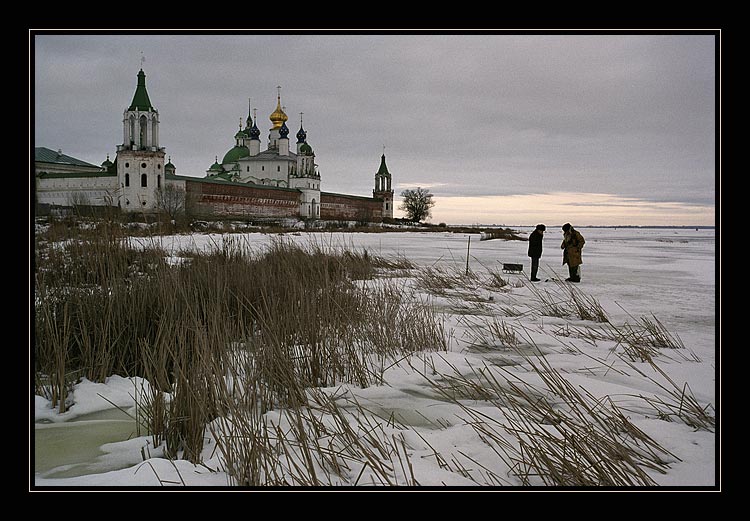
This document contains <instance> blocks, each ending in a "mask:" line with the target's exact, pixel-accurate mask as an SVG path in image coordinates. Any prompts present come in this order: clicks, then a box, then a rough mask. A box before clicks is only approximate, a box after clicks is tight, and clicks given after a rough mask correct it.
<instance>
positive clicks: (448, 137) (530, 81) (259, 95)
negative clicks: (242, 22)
mask: <svg viewBox="0 0 750 521" xmlns="http://www.w3.org/2000/svg"><path fill="white" fill-rule="evenodd" d="M31 44H32V49H31V53H30V55H31V58H32V60H33V61H32V62H31V64H30V69H31V71H30V72H31V73H32V80H33V82H34V83H33V91H32V99H33V110H34V112H33V121H34V128H33V130H34V133H33V135H32V138H31V139H32V141H33V145H34V146H44V147H48V148H51V149H62V150H63V152H64V153H65V154H68V155H71V156H74V157H77V158H79V159H82V160H84V161H88V162H91V163H94V164H97V165H98V164H101V163H102V161H104V160H105V159H106V156H107V154H109V155H110V159H112V160H114V156H115V151H116V146H117V144H120V143H121V141H122V114H123V111H124V110H125V109H126V108H127V106H128V105H129V104H130V101H131V100H132V97H133V93H134V92H135V87H136V81H137V78H136V75H137V73H138V70H139V69H140V67H141V55H142V54H141V53H143V56H144V57H145V62H144V63H143V69H144V71H145V73H146V84H147V88H148V93H149V96H150V98H151V102H152V104H153V105H154V106H155V107H156V109H157V110H158V111H159V118H160V122H161V123H160V128H159V133H160V136H159V139H160V145H161V146H164V147H165V148H166V153H167V155H168V156H171V158H172V162H173V163H174V164H175V165H176V167H177V173H178V174H181V175H188V176H197V177H203V176H205V175H206V170H207V169H208V167H209V166H210V165H211V164H212V163H213V162H214V159H215V156H218V157H219V159H221V158H222V156H223V155H224V154H225V153H226V152H227V151H228V150H229V149H230V148H231V147H232V146H233V145H234V137H233V136H234V134H235V133H236V132H237V129H238V126H239V120H240V118H242V119H243V121H244V120H245V119H246V118H247V115H248V98H250V100H251V104H252V106H253V107H254V108H257V114H258V120H259V123H258V127H259V128H260V129H261V131H262V133H261V138H262V139H263V141H262V148H263V149H265V148H266V146H267V135H268V132H267V131H268V129H270V127H271V122H270V121H269V119H268V116H269V115H270V114H271V112H273V110H274V109H275V107H276V92H277V90H276V86H277V85H280V86H281V87H282V88H281V101H282V105H283V106H284V107H285V112H286V113H287V115H288V116H289V121H288V122H287V126H289V128H290V129H291V135H290V137H292V136H293V135H294V134H295V133H296V131H297V130H298V129H299V117H300V116H299V113H300V112H304V116H303V120H304V128H305V130H306V131H307V138H308V143H310V145H311V146H312V147H313V149H314V151H315V155H316V162H317V164H318V166H319V170H320V173H321V187H322V189H323V190H324V191H331V192H341V193H348V194H353V195H371V193H372V189H373V186H374V174H375V172H376V171H377V169H378V166H379V164H380V156H381V154H382V153H383V145H385V154H386V160H387V164H388V169H389V171H390V172H391V174H392V175H393V188H394V189H395V191H396V196H397V198H398V195H399V193H400V192H401V191H402V190H404V189H406V188H415V187H417V186H421V187H423V188H429V190H430V191H431V192H432V193H433V194H434V195H435V201H436V205H435V207H434V209H433V217H432V222H436V223H437V222H448V223H484V224H492V223H495V224H507V225H514V224H515V225H521V224H535V223H537V222H546V223H548V225H555V224H560V223H564V222H567V221H569V222H572V223H574V225H575V224H577V225H580V226H583V225H586V224H592V225H597V224H604V225H609V224H615V225H617V224H641V225H644V224H660V225H661V224H677V225H713V224H715V222H714V214H715V206H716V194H715V187H716V186H717V185H718V173H717V172H716V130H717V125H716V124H717V114H716V104H717V103H716V101H717V98H716V95H717V93H716V79H717V78H718V75H717V74H718V71H717V63H716V39H715V36H714V35H712V34H690V35H679V34H661V35H637V34H626V33H622V34H608V35H605V34H592V35H574V34H564V33H554V32H553V33H549V34H522V35H513V34H489V35H488V34H466V33H465V34H453V35H444V34H434V33H433V34H428V33H425V34H336V35H323V34H296V35H282V34H267V35H244V34H228V33H227V34H220V35H209V34H194V35H179V34H145V35H144V34H139V35H134V34H127V33H119V34H111V35H94V34H89V35H72V34H37V33H32V35H31ZM294 141H295V140H294V139H293V140H292V144H293V143H294ZM292 146H293V145H292Z"/></svg>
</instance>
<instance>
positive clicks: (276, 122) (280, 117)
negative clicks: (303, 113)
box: [268, 96, 289, 130]
mask: <svg viewBox="0 0 750 521" xmlns="http://www.w3.org/2000/svg"><path fill="white" fill-rule="evenodd" d="M268 119H270V120H271V122H272V123H273V128H271V130H275V129H277V128H281V125H282V124H283V123H284V122H285V121H286V120H288V119H289V117H288V116H287V115H286V114H284V111H283V110H281V96H279V97H278V98H277V102H276V110H274V111H273V112H272V113H271V115H270V116H268Z"/></svg>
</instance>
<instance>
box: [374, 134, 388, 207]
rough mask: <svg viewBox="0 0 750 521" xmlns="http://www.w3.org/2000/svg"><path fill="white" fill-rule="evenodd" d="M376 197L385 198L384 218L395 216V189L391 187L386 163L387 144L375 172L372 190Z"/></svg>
mask: <svg viewBox="0 0 750 521" xmlns="http://www.w3.org/2000/svg"><path fill="white" fill-rule="evenodd" d="M372 196H373V198H375V199H382V200H383V218H384V219H386V218H387V219H392V218H393V190H392V189H391V174H390V172H388V167H387V166H386V164H385V145H383V155H382V156H380V168H378V171H377V172H375V189H374V190H373V191H372Z"/></svg>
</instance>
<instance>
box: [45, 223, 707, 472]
mask: <svg viewBox="0 0 750 521" xmlns="http://www.w3.org/2000/svg"><path fill="white" fill-rule="evenodd" d="M514 229H515V230H518V231H520V232H522V233H523V235H524V236H526V234H528V233H530V232H531V231H532V230H533V228H514ZM578 230H579V231H580V232H581V233H582V234H583V236H584V237H585V239H586V245H585V247H584V249H583V267H582V282H581V283H580V284H578V285H577V286H576V287H577V289H580V290H581V291H582V292H584V293H585V294H587V295H590V296H591V297H593V298H595V299H596V300H598V302H599V303H600V304H601V305H602V307H603V308H604V310H605V311H606V312H607V315H608V316H609V318H610V321H611V322H613V323H618V324H622V323H623V322H626V321H627V322H632V321H633V320H634V318H635V317H641V316H652V315H653V316H655V317H657V318H658V319H659V321H661V322H662V323H663V324H664V326H665V327H666V328H667V329H668V330H669V331H670V332H671V333H673V334H676V335H678V336H679V337H680V339H681V340H682V341H683V343H684V344H685V347H686V348H688V349H689V350H690V351H691V352H692V353H694V354H695V355H696V356H697V357H698V358H699V360H700V362H698V363H695V362H691V363H689V364H688V363H682V364H680V363H674V362H673V361H669V360H667V361H666V365H667V366H668V369H667V371H668V372H669V374H670V375H671V376H672V377H673V378H674V379H675V380H676V381H678V382H680V383H682V382H686V383H688V385H689V386H690V388H691V389H692V391H693V392H694V393H695V395H696V398H697V399H698V400H699V401H701V403H709V404H715V400H716V395H715V393H716V388H715V387H716V376H717V375H716V369H715V367H716V361H717V357H718V356H720V353H717V352H716V351H717V349H716V348H717V345H716V282H717V278H716V257H715V249H716V235H715V230H714V229H698V230H696V229H684V228H679V229H677V228H674V229H673V228H666V229H664V228H659V229H649V228H617V229H615V228H578ZM469 237H471V243H470V252H469V267H470V269H471V270H472V271H475V272H481V271H482V270H488V269H492V270H497V271H500V268H501V267H502V263H523V264H524V273H523V274H507V275H504V276H507V278H508V279H509V280H511V281H515V282H516V283H517V285H516V287H513V288H512V289H510V290H509V291H508V293H507V294H503V295H496V296H495V300H496V301H497V300H499V299H501V298H508V299H511V300H512V301H513V302H514V303H524V302H527V301H528V300H529V299H530V298H531V293H532V292H531V290H530V288H529V287H528V286H529V285H530V284H531V283H530V282H528V280H527V278H528V272H529V258H528V256H527V255H526V252H527V248H528V243H527V242H525V241H504V240H488V241H480V236H479V235H471V236H470V235H467V234H455V233H436V232H389V233H309V234H308V233H304V232H299V233H293V234H285V235H284V236H283V237H282V236H279V235H267V234H260V233H248V234H239V235H238V234H233V235H231V236H230V235H221V234H192V235H183V236H168V237H163V238H161V239H158V240H159V242H160V244H161V246H162V247H164V248H165V249H166V250H167V252H168V254H170V255H171V256H172V257H173V258H176V257H179V255H180V253H181V252H183V251H185V250H190V249H201V248H207V247H214V246H216V245H217V244H221V242H222V241H223V240H225V239H229V240H234V241H237V240H240V241H242V242H243V243H244V244H246V245H247V246H248V247H250V248H259V249H262V248H263V247H264V246H265V245H267V244H269V243H270V242H271V241H274V240H289V241H293V242H297V243H300V244H302V245H305V244H308V243H314V244H316V245H324V246H327V247H331V248H337V249H339V248H344V249H355V250H362V249H366V250H367V251H368V252H370V253H371V254H376V255H379V256H383V257H386V258H387V257H392V256H399V257H404V258H406V259H408V260H410V261H412V262H413V263H415V264H416V265H418V266H420V267H426V266H432V265H448V266H451V267H454V268H455V269H456V270H460V271H463V270H464V268H465V266H466V255H467V245H468V244H469ZM561 239H562V232H561V231H560V230H559V229H557V228H549V227H548V229H547V232H546V233H545V236H544V253H543V255H542V258H541V262H540V275H539V277H540V278H541V279H542V282H539V283H537V284H536V286H535V287H536V288H538V289H540V288H541V289H543V288H545V287H548V288H554V287H555V286H557V285H556V283H555V282H553V281H551V280H548V279H554V278H560V279H564V278H565V277H567V267H566V266H562V265H561V262H562V251H561V250H560V242H561ZM153 240H155V239H149V240H148V241H144V242H148V243H151V242H152V241H153ZM136 241H139V240H136ZM545 281H546V282H545ZM496 313H498V314H500V313H499V312H497V311H496ZM517 320H519V321H520V320H521V319H517ZM524 320H527V323H526V324H525V325H526V326H533V327H535V328H539V329H542V330H543V329H544V328H545V326H546V325H547V327H548V324H550V323H555V321H554V320H549V319H547V318H545V317H537V318H529V319H524ZM446 321H447V323H448V324H449V325H450V326H451V327H453V328H454V329H455V331H456V332H455V333H454V342H453V343H452V347H451V351H453V352H454V353H455V354H456V356H459V357H461V358H465V357H467V356H470V357H472V358H470V359H471V360H472V363H481V360H482V357H483V356H486V357H491V356H494V355H493V354H486V355H482V354H477V353H473V352H472V353H471V354H470V355H469V354H467V353H469V351H467V341H466V338H465V335H462V334H461V333H462V325H461V323H460V322H459V321H457V320H456V319H455V317H451V316H447V317H446ZM553 345H554V344H553V343H550V344H549V346H553ZM591 353H594V354H595V355H596V356H601V357H604V356H605V355H606V353H604V354H603V353H602V352H601V349H599V350H598V351H597V350H596V349H595V348H592V351H591ZM573 358H574V357H564V356H562V355H560V356H556V357H554V360H555V363H556V364H559V366H558V365H556V366H555V367H562V368H565V369H564V370H565V372H566V373H567V372H568V371H570V372H571V374H578V372H579V371H581V369H580V367H578V366H580V364H581V362H580V360H574V359H573ZM393 378H394V379H393V380H392V381H390V382H388V385H387V386H386V387H384V388H371V389H364V390H356V389H352V391H351V392H352V393H353V394H356V396H358V398H359V399H362V400H372V401H373V403H374V404H376V405H373V408H374V409H377V415H378V416H380V417H383V418H385V417H388V415H389V414H395V415H396V417H398V418H401V419H403V420H404V423H406V424H409V423H411V424H412V425H411V426H410V428H412V429H414V430H420V432H421V435H422V436H425V437H429V436H435V439H434V440H433V438H428V439H430V440H431V441H433V444H434V445H435V446H443V445H444V444H443V443H442V441H443V439H444V438H443V436H448V434H447V433H440V432H435V430H434V427H432V428H428V427H426V426H425V424H424V423H425V422H424V419H423V418H424V416H423V415H422V414H420V415H416V416H415V411H424V412H426V411H428V410H433V411H435V410H437V408H433V409H429V407H436V405H437V402H435V396H434V393H432V392H431V391H430V390H429V389H427V388H423V387H420V386H419V385H416V384H414V382H413V381H412V380H409V382H408V385H407V383H405V382H402V381H401V380H400V378H401V377H399V376H395V375H394V376H393ZM410 378H411V377H410ZM576 378H577V379H578V380H576V381H578V382H579V383H580V384H581V385H585V386H586V388H587V389H594V392H595V394H596V392H597V390H598V391H599V392H600V393H601V394H610V393H615V392H622V389H623V388H625V387H627V386H632V388H633V389H638V390H639V392H641V391H642V390H643V389H648V388H649V387H648V386H647V385H643V384H642V383H631V382H627V383H625V382H622V381H616V380H612V381H610V380H609V379H605V378H603V377H602V376H601V375H597V376H596V377H591V378H586V379H583V377H581V376H576ZM628 388H629V387H628ZM386 389H389V390H388V391H386ZM123 405H124V404H123ZM101 409H102V410H107V409H111V405H108V404H107V402H105V401H104V400H102V404H101ZM440 411H441V414H443V415H444V417H450V416H451V415H452V414H457V412H456V411H451V410H450V409H449V408H448V407H447V406H446V405H445V404H442V405H440ZM42 412H43V414H42V417H44V416H45V415H46V416H49V413H48V412H44V411H42ZM71 412H74V411H71ZM86 412H87V413H90V412H91V411H90V408H89V409H87V410H86ZM417 416H419V417H417ZM39 417H40V406H39V404H38V405H37V418H39ZM74 418H75V413H74V414H68V419H67V421H64V422H58V423H55V426H54V427H51V426H50V425H49V424H38V428H37V435H36V436H37V440H36V442H37V443H40V441H41V442H42V443H44V444H45V449H44V450H47V447H48V445H49V444H50V443H51V442H50V440H51V439H53V438H55V437H59V438H62V437H63V433H64V432H65V428H66V427H67V428H69V429H71V431H69V433H68V434H66V435H67V436H70V434H72V429H77V428H80V425H75V423H76V422H75V421H71V420H73V419H74ZM79 419H81V418H79ZM84 419H85V418H84ZM119 421H120V420H118V419H115V418H113V417H105V418H103V421H100V422H89V423H88V425H89V426H90V427H91V428H92V432H93V431H96V425H100V426H101V428H102V429H103V430H107V433H108V434H107V435H105V436H104V437H101V438H100V437H98V434H91V435H90V436H89V438H90V439H91V441H90V442H89V443H90V444H93V445H104V444H107V443H113V442H114V444H115V447H117V442H120V441H124V440H126V439H127V438H128V437H130V435H132V425H126V424H124V423H119V424H118V423H113V422H119ZM642 422H643V425H644V427H643V428H646V429H650V431H649V432H654V433H656V434H657V435H660V436H662V438H663V439H664V440H668V441H665V443H666V444H667V445H668V448H670V449H674V450H675V451H676V452H677V453H679V455H680V458H681V460H682V461H681V462H680V463H675V464H674V467H673V468H674V470H673V472H671V473H669V474H668V475H666V476H660V475H655V476H654V479H655V480H657V483H659V484H661V485H668V486H684V485H691V486H692V485H698V486H710V485H711V484H713V482H714V475H713V473H714V467H715V452H714V450H715V449H714V439H713V433H705V432H701V433H699V434H697V435H693V434H691V429H685V428H684V427H685V426H684V425H683V426H679V425H676V424H671V423H667V422H658V423H655V420H653V419H652V418H648V417H644V419H643V420H642ZM662 424H664V425H662ZM446 430H447V431H448V430H450V429H446ZM127 433H130V434H127ZM450 436H452V437H455V436H457V434H456V433H455V432H453V431H451V434H450ZM662 438H660V439H662ZM68 439H69V440H74V439H75V438H70V437H69V438H68ZM460 439H461V438H459V439H457V440H456V443H457V444H458V445H454V447H455V446H459V447H460V446H461V442H460V441H458V440H460ZM126 443H127V444H128V445H127V446H126V447H125V448H126V449H127V450H130V451H131V452H133V453H134V454H136V456H137V450H136V448H135V445H134V440H131V441H129V442H126ZM463 443H465V446H464V449H466V447H469V448H472V447H474V445H473V444H474V443H476V440H470V439H469V438H466V439H465V441H464V442H463ZM73 445H75V442H73ZM445 446H446V447H447V448H446V450H451V449H450V448H449V447H450V444H448V445H445ZM94 449H96V450H94ZM66 450H67V449H63V450H62V451H63V452H65V451H66ZM110 450H111V449H110ZM58 451H59V450H58ZM476 451H477V452H480V449H479V448H477V449H476ZM69 452H71V453H73V452H76V451H74V450H72V449H70V450H69ZM78 452H80V454H82V455H81V456H80V458H78V459H76V458H73V460H76V461H72V460H71V459H70V458H65V457H60V458H58V459H55V458H53V457H52V456H47V454H49V453H48V452H44V451H43V450H40V451H39V454H38V456H42V457H43V459H47V458H49V461H43V462H38V463H37V467H36V472H37V474H36V482H37V484H38V485H69V486H77V485H86V484H90V483H96V479H95V478H94V477H93V475H94V473H97V472H106V473H107V477H106V479H104V481H103V482H104V483H107V484H109V485H111V486H119V485H139V484H143V485H146V486H149V485H151V484H153V483H149V482H142V481H139V479H145V478H143V476H144V475H146V473H145V472H141V473H140V474H139V476H140V478H136V477H134V472H133V470H132V469H129V470H128V469H125V470H118V469H123V468H124V467H126V466H127V465H134V464H135V461H137V458H136V459H135V460H133V459H132V458H133V457H134V456H132V455H131V456H129V457H126V458H123V457H120V458H115V459H114V460H115V461H116V464H113V465H112V466H110V467H107V466H106V465H103V464H101V462H99V463H98V464H97V461H99V460H101V454H102V452H101V451H100V450H98V447H94V448H92V447H90V446H89V447H87V448H86V449H81V450H80V451H78ZM123 452H125V451H124V450H120V453H121V454H122V453H123ZM415 452H418V451H415ZM97 458H99V460H97ZM88 460H92V461H93V463H92V461H88ZM87 461H88V463H87ZM149 461H151V460H149ZM123 462H125V463H123ZM182 463H184V462H182ZM421 465H425V463H422V464H421ZM56 467H58V469H57V471H55V470H54V469H55V468H56ZM69 469H76V470H77V472H76V471H73V472H70V473H67V472H66V471H67V470H69ZM87 473H88V474H90V475H88V476H87V475H86V474H87ZM75 474H82V476H81V477H79V478H75V477H73V478H68V479H65V477H66V476H71V475H75ZM198 474H200V473H196V475H198ZM437 474H438V472H437V471H435V470H431V469H425V470H424V476H422V478H421V481H420V483H423V484H437V485H440V484H448V485H451V484H454V485H466V484H471V482H470V480H468V479H464V477H461V479H459V478H455V481H451V480H450V479H449V478H446V476H445V475H444V474H445V473H444V472H442V471H441V472H440V473H439V474H440V477H439V479H438V478H437V477H435V476H436V475H437ZM49 478H63V479H49ZM180 478H181V479H182V478H184V479H185V483H186V484H188V485H190V484H193V485H216V484H221V483H220V482H219V483H217V477H216V475H212V477H211V478H210V479H208V478H202V477H195V478H194V480H193V481H191V478H190V476H189V472H187V471H184V474H183V475H181V476H180ZM432 479H434V480H435V482H434V483H431V480H432ZM157 483H158V482H157ZM476 484H482V483H481V482H479V483H476Z"/></svg>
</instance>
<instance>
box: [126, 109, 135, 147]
mask: <svg viewBox="0 0 750 521" xmlns="http://www.w3.org/2000/svg"><path fill="white" fill-rule="evenodd" d="M128 141H130V145H131V146H132V145H133V144H134V143H135V116H133V115H132V114H131V115H130V135H129V136H128Z"/></svg>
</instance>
